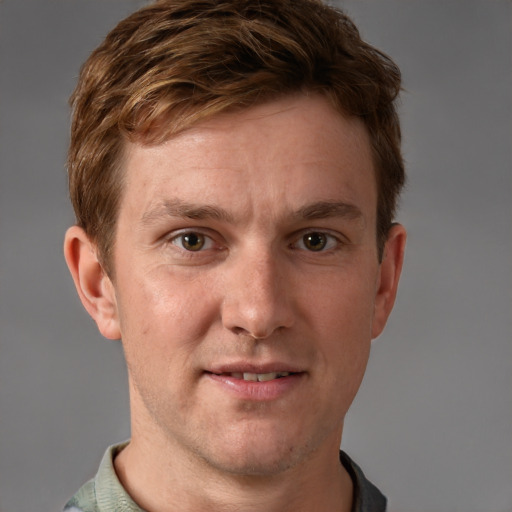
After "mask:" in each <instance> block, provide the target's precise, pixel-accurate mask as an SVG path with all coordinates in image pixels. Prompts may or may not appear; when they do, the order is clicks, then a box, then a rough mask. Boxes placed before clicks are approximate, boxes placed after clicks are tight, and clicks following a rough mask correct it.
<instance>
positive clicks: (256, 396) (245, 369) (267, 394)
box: [204, 362, 307, 402]
mask: <svg viewBox="0 0 512 512" xmlns="http://www.w3.org/2000/svg"><path fill="white" fill-rule="evenodd" d="M274 372H275V373H279V372H288V373H290V375H287V376H286V377H279V378H277V379H273V380H269V381H264V382H255V381H247V380H243V379H240V378H235V377H233V376H231V375H229V374H231V373H259V374H261V373H274ZM306 375H307V373H306V372H305V371H304V370H302V369H300V368H298V367H296V366H294V365H290V364H287V363H280V362H269V363H263V364H255V363H250V362H233V363H227V364H219V365H214V366H212V367H210V368H208V369H207V370H206V371H205V372H204V376H205V377H206V378H207V379H208V380H209V381H210V382H211V383H212V384H214V385H216V386H218V387H219V388H220V389H221V391H222V392H225V393H227V394H229V395H231V396H234V397H235V398H237V399H239V400H244V401H255V402H265V401H274V400H278V399H280V398H284V397H286V396H287V395H289V394H290V393H292V392H293V391H294V390H295V389H296V388H297V387H298V386H299V385H300V384H301V382H302V381H303V380H304V379H305V378H306Z"/></svg>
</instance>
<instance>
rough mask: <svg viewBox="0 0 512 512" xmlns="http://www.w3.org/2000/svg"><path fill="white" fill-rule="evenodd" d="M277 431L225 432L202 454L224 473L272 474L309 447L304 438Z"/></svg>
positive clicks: (302, 455) (292, 463)
mask: <svg viewBox="0 0 512 512" xmlns="http://www.w3.org/2000/svg"><path fill="white" fill-rule="evenodd" d="M279 434H280V435H276V432H268V431H259V432H251V433H250V434H248V433H240V434H238V435H237V436H226V437H225V438H224V439H223V442H221V443H219V444H218V445H216V446H215V447H214V446H210V450H209V453H208V454H204V453H203V458H204V459H205V460H206V461H207V462H208V463H209V464H210V465H212V466H215V467H217V469H220V470H222V471H224V472H227V473H231V474H235V475H240V476H243V475H245V476H262V477H264V476H275V475H278V474H281V473H283V472H285V471H287V470H289V469H291V468H292V467H294V466H295V465H296V464H298V463H299V462H300V461H301V460H303V458H305V457H306V456H307V454H308V453H310V452H311V451H312V450H311V446H310V444H309V443H307V442H305V441H304V439H301V440H296V441H295V442H294V441H293V439H294V436H292V435H286V433H284V432H280V433H279ZM205 455H206V456H205Z"/></svg>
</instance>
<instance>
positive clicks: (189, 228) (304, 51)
mask: <svg viewBox="0 0 512 512" xmlns="http://www.w3.org/2000/svg"><path fill="white" fill-rule="evenodd" d="M399 88H400V75H399V71H398V69H397V68H396V66H395V65H394V64H393V63H392V61H390V60H389V58H387V57H386V56H384V55H383V54H382V53H380V52H379V51H378V50H376V49H374V48H372V47H371V46H369V45H368V44H366V43H364V42H363V41H361V39H360V38H359V35H358V32H357V30H356V28H355V27H354V26H353V24H352V23H351V21H350V20H349V19H348V18H347V17H346V16H345V15H343V14H342V13H340V12H337V11H335V10H334V9H332V8H329V7H326V6H324V5H323V4H321V3H319V2H317V1H315V0H226V1H222V2H219V1H218V0H202V1H199V0H164V1H159V2H156V3H154V4H151V5H149V6H147V7H146V8H143V9H141V10H140V11H138V12H136V13H135V14H133V15H132V16H131V17H129V18H127V19H126V20H124V21H122V22H121V23H120V24H119V25H118V26H117V27H116V28H115V29H114V30H113V31H112V32H111V33H110V34H109V35H108V36H107V38H106V39H105V41H104V42H103V43H102V45H101V46H100V47H99V48H98V49H97V50H96V51H95V52H94V53H93V54H92V55H91V57H90V58H89V59H88V61H87V62H86V64H85V66H84V67H83V69H82V71H81V74H80V78H79V82H78V86H77V88H76V90H75V93H74V95H73V97H72V104H73V109H74V113H73V125H72V137H71V147H70V154H69V155H70V156H69V180H70V191H71V199H72V202H73V205H74V208H75V212H76V216H77V225H76V226H74V227H71V228H70V229H69V230H68V232H67V233H66V239H65V256H66V260H67V263H68V266H69V268H70V271H71V274H72V276H73V279H74V281H75V285H76V288H77V290H78V294H79V296H80V298H81V300H82V302H83V305H84V307H85V308H86V310H87V311H88V312H89V314H90V315H91V316H92V317H93V319H94V320H95V321H96V323H97V325H98V328H99V330H100V332H101V333H102V334H103V335H104V336H105V337H107V338H110V339H121V340H122V343H123V348H124V352H125V356H126V362H127V366H128V375H129V387H130V405H131V420H132V435H131V439H130V442H129V443H124V444H122V445H118V446H115V447H111V448H110V449H109V450H108V451H107V453H106V455H105V457H104V459H103V461H102V463H101V466H100V469H99V471H98V474H97V475H96V477H95V478H94V479H93V480H91V481H90V482H88V483H87V484H85V486H84V487H82V489H80V491H79V492H78V493H77V494H76V495H75V496H74V497H73V498H72V499H71V500H70V502H69V503H68V504H67V506H66V510H82V511H84V512H90V511H102V512H106V511H109V510H127V511H137V510H141V509H143V510H148V511H159V512H164V511H201V510H212V511H226V510H237V511H249V510H250V511H266V512H268V511H278V510H279V511H280V512H282V511H292V510H293V511H312V510H318V511H334V510H336V511H340V512H349V511H358V512H363V511H364V512H379V511H383V510H385V506H386V500H385V498H384V496H383V495H382V494H381V493H380V492H379V491H378V490H377V488H376V487H374V486H373V485H372V484H371V483H370V482H368V481H367V480H366V479H365V477H364V475H363V473H362V472H361V470H360V469H359V468H358V467H357V466H356V464H355V463H354V462H352V461H351V460H350V458H349V457H348V456H347V455H346V454H344V453H341V454H340V452H339V446H340V442H341V437H342V431H343V420H344V417H345V414H346V413H347V410H348V408H349V406H350V404H351V402H352V400H353V398H354V396H355V394H356V392H357V390H358V388H359V385H360V382H361V380H362V378H363V374H364V371H365V367H366V363H367V360H368V356H369V350H370V344H371V339H372V338H374V337H376V336H378V335H379V334H380V332H381V331H382V329H383V328H384V325H385V323H386V320H387V318H388V315H389V313H390V311H391V309H392V306H393V302H394V299H395V294H396V290H397V285H398V279H399V275H400V270H401V265H402V259H403V251H404V245H405V231H404V229H403V227H402V226H400V225H398V224H395V223H393V215H394V211H395V205H396V202H397V196H398V194H399V192H400V189H401V187H402V185H403V181H404V171H403V163H402V158H401V154H400V130H399V124H398V119H397V115H396V112H395V108H394V105H393V102H394V100H395V98H396V96H397V94H398V91H399Z"/></svg>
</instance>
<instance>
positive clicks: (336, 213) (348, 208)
mask: <svg viewBox="0 0 512 512" xmlns="http://www.w3.org/2000/svg"><path fill="white" fill-rule="evenodd" d="M293 216H294V217H296V218H298V219H302V220H314V219H326V218H329V217H345V218H347V219H350V220H358V219H362V218H363V212H362V211H361V210H360V209H359V208H358V207H357V206H356V205H354V204H351V203H345V202H343V201H318V202H316V203H312V204H309V205H306V206H304V207H302V208H300V209H299V210H297V211H296V212H295V213H294V215H293Z"/></svg>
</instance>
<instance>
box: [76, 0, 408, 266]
mask: <svg viewBox="0 0 512 512" xmlns="http://www.w3.org/2000/svg"><path fill="white" fill-rule="evenodd" d="M399 89H400V73H399V70H398V68H397V67H396V65H395V64H394V63H393V62H392V61H391V60H390V59H389V58H388V57H387V56H385V55H384V54H383V53H381V52H380V51H379V50H377V49H375V48H373V47H372V46H370V45H369V44H367V43H365V42H364V41H362V40H361V38H360V36H359V33H358V31H357V28H356V27H355V26H354V24H353V23H352V22H351V21H350V19H349V18H348V17H346V16H345V15H344V14H343V13H342V12H340V11H338V10H335V9H333V8H331V7H328V6H325V5H323V4H322V3H321V2H319V1H316V0H259V1H257V2H255V1H253V0H230V1H229V0H228V1H222V2H219V1H217V0H163V1H162V0H161V1H158V2H156V3H153V4H151V5H149V6H147V7H145V8H143V9H141V10H139V11H138V12H136V13H134V14H133V15H132V16H130V17H128V18H127V19H125V20H123V21H121V22H120V23H119V25H118V26H117V27H116V28H114V30H112V31H111V32H110V34H109V35H108V36H107V38H106V39H105V41H104V42H103V43H102V44H101V45H100V46H99V47H98V48H97V49H96V50H95V51H94V52H93V53H92V55H91V56H90V57H89V59H88V60H87V62H86V63H85V65H84V66H83V68H82V70H81V73H80V78H79V82H78V86H77V88H76V90H75V92H74V94H73V96H72V99H71V102H72V106H73V122H72V131H71V145H70V151H69V166H68V167H69V184H70V195H71V200H72V203H73V207H74V210H75V213H76V218H77V224H78V225H79V226H81V227H82V228H83V229H84V230H85V232H86V233H87V234H88V236H89V237H90V239H91V240H92V241H94V243H95V244H96V246H97V248H98V251H99V255H100V258H101V261H102V264H103V267H104V269H105V270H106V271H107V273H109V274H110V275H113V274H114V268H113V265H112V261H111V253H112V249H113V246H114V244H115V233H116V224H117V217H118V211H119V204H120V201H121V199H122V197H123V184H124V174H123V158H124V150H125V147H126V143H127V142H129V141H131V142H142V143H144V144H157V143H160V142H162V141H165V140H168V139H169V138H171V137H173V136H174V135H176V134H178V133H180V132H182V131H183V130H186V129H187V128H190V127H192V126H194V125H195V124H197V123H199V122H201V121H204V120H206V119H208V118H211V117H214V116H216V115H218V114H220V113H223V112H235V111H240V110H244V109H247V108H249V107H251V106H255V105H258V104H262V103H265V102H268V101H271V100H274V99H277V98H280V97H285V96H291V95H293V94H295V93H298V92H302V93H310V94H320V95H322V96H324V97H325V98H326V99H327V100H328V101H329V103H330V104H331V105H332V107H333V108H334V109H335V110H336V111H338V112H339V113H341V114H343V115H346V116H349V117H357V118H359V119H360V120H361V121H362V122H363V124H364V126H365V128H366V130H367V132H368V135H369V138H370V143H371V148H372V158H373V161H374V167H375V179H376V183H377V191H378V193H377V221H376V222H377V226H376V244H377V247H378V255H379V257H382V251H383V247H384V243H385V241H386V237H387V234H388V231H389V228H390V226H391V224H392V221H393V216H394V213H395V209H396V204H397V198H398V195H399V193H400V190H401V188H402V186H403V183H404V169H403V162H402V157H401V152H400V126H399V121H398V117H397V113H396V110H395V106H394V100H395V99H396V96H397V94H398V92H399Z"/></svg>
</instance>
